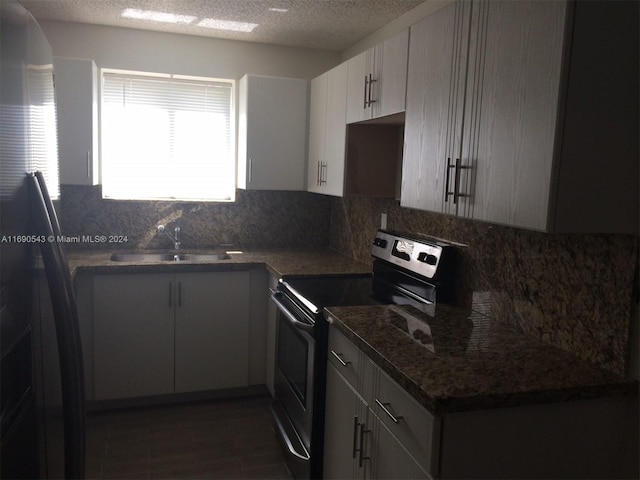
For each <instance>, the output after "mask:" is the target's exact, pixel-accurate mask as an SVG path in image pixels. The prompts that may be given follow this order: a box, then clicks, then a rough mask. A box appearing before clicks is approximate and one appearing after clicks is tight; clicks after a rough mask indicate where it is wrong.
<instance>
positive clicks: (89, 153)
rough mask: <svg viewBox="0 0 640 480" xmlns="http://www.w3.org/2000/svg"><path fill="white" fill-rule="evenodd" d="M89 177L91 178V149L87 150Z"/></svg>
mask: <svg viewBox="0 0 640 480" xmlns="http://www.w3.org/2000/svg"><path fill="white" fill-rule="evenodd" d="M87 178H91V151H90V150H87Z"/></svg>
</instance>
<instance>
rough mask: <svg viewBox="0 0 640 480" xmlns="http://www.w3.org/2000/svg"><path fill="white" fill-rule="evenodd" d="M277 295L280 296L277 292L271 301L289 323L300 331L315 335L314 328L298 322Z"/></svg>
mask: <svg viewBox="0 0 640 480" xmlns="http://www.w3.org/2000/svg"><path fill="white" fill-rule="evenodd" d="M277 295H278V293H277V292H276V293H274V294H272V295H271V301H272V302H273V303H275V304H276V306H277V307H278V310H280V311H281V312H282V314H283V315H284V316H285V318H286V319H287V320H288V321H289V323H291V325H293V326H294V327H296V328H297V329H299V330H304V331H305V332H309V333H313V329H314V326H313V325H310V324H308V323H304V322H301V321H300V320H298V319H297V318H296V317H295V315H293V314H292V313H291V312H290V311H289V310H287V307H286V306H285V305H284V303H282V302H281V301H280V300H278V297H277Z"/></svg>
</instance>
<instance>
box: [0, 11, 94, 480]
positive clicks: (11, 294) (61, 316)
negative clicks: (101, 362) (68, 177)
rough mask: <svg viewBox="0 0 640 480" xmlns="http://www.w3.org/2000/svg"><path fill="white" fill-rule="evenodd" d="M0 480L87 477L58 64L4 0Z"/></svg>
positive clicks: (0, 45)
mask: <svg viewBox="0 0 640 480" xmlns="http://www.w3.org/2000/svg"><path fill="white" fill-rule="evenodd" d="M0 36H1V37H0V63H1V66H0V67H1V68H0V401H1V405H0V407H1V416H0V450H1V452H0V477H1V478H3V479H4V478H7V479H8V478H62V477H64V478H83V477H84V458H85V397H84V396H85V386H84V370H83V364H82V348H81V347H82V346H81V343H80V335H79V323H78V316H77V310H76V304H75V296H74V291H73V285H72V281H71V276H70V274H69V268H68V264H67V260H66V257H65V253H64V250H63V248H62V245H61V244H60V243H59V242H58V237H59V235H60V227H59V224H58V219H57V216H56V212H55V207H54V203H53V202H52V200H51V196H50V195H49V189H48V188H47V185H49V188H50V189H51V190H52V191H53V196H54V197H55V196H56V195H57V189H58V178H57V176H58V165H57V162H58V157H57V128H56V117H55V100H54V99H55V95H54V78H53V57H52V52H51V47H50V46H49V44H48V43H47V41H46V38H45V36H44V34H43V32H42V30H41V29H40V28H39V26H38V24H37V22H35V20H34V19H33V17H32V16H31V15H30V14H29V12H28V11H27V10H25V9H24V8H23V7H22V6H21V5H20V4H19V3H18V2H17V1H15V0H0Z"/></svg>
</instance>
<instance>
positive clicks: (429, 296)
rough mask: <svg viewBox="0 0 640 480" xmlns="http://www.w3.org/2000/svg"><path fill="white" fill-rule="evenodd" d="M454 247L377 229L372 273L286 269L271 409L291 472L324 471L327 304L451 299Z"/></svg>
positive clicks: (278, 295) (279, 292) (278, 299)
mask: <svg viewBox="0 0 640 480" xmlns="http://www.w3.org/2000/svg"><path fill="white" fill-rule="evenodd" d="M455 252H456V249H455V247H454V246H452V245H451V244H448V243H445V242H442V241H440V240H437V239H434V238H430V237H421V236H417V235H411V234H405V233H398V232H392V231H386V230H379V231H378V232H377V233H376V236H375V238H374V240H373V244H372V247H371V255H372V257H373V268H372V274H365V275H322V276H287V277H283V278H282V279H280V281H279V284H278V286H277V288H276V292H275V293H274V294H273V295H272V301H273V302H274V303H275V304H276V306H277V309H278V315H277V327H276V328H277V334H276V336H277V340H276V367H275V398H274V401H273V403H272V413H273V417H274V420H275V425H276V427H277V428H276V430H277V434H278V438H279V440H280V443H281V444H282V446H283V449H284V452H285V455H286V457H287V461H288V464H289V467H290V469H291V471H292V473H293V475H294V476H295V478H299V479H301V478H322V459H323V442H324V404H325V381H326V363H327V341H328V323H327V322H326V320H325V318H324V315H323V309H324V307H330V306H350V305H380V304H407V303H409V304H413V305H417V306H419V305H424V304H430V303H434V302H436V301H445V302H448V301H451V300H452V299H453V295H454V291H453V277H454V267H455V263H456V262H455Z"/></svg>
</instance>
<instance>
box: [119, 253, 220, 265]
mask: <svg viewBox="0 0 640 480" xmlns="http://www.w3.org/2000/svg"><path fill="white" fill-rule="evenodd" d="M230 258H231V255H229V254H228V253H176V254H174V253H114V254H112V255H111V261H112V262H133V263H135V262H201V263H207V262H218V261H221V260H229V259H230Z"/></svg>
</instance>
